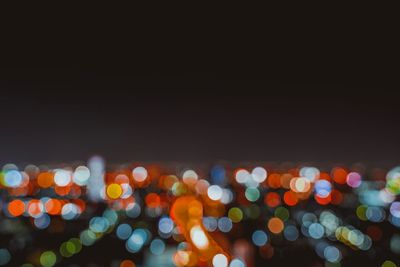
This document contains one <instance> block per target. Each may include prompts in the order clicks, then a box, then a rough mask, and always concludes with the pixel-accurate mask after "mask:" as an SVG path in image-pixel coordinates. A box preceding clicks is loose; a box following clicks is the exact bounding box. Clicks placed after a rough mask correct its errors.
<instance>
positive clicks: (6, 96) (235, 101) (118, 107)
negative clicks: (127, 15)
mask: <svg viewBox="0 0 400 267" xmlns="http://www.w3.org/2000/svg"><path fill="white" fill-rule="evenodd" d="M0 88H1V94H0V101H1V104H0V114H1V120H2V124H1V125H2V126H1V133H0V148H1V152H0V162H1V163H6V162H17V163H19V162H21V163H23V162H33V163H44V162H48V161H51V162H62V161H73V160H86V159H87V158H88V157H89V156H90V155H92V154H94V153H98V154H101V155H103V156H105V158H106V159H107V160H109V161H113V162H128V161H131V160H139V161H140V160H145V161H158V160H161V161H174V160H178V161H214V160H231V161H248V160H260V161H263V160H267V161H270V160H276V161H285V160H291V161H342V162H347V161H349V162H357V161H373V162H389V163H398V161H399V160H400V156H399V155H400V153H399V151H400V123H399V118H400V105H399V98H398V96H397V95H396V93H394V92H391V91H390V89H391V88H390V87H389V86H384V85H381V86H379V85H368V84H367V83H359V84H357V83H352V84H345V83H344V84H326V83H318V84H316V83H312V82H309V83H285V82H280V81H273V80H265V79H263V77H261V76H260V77H251V79H249V78H248V77H241V76H236V77H224V76H222V75H219V74H218V73H174V74H161V73H152V74H148V73H147V74H146V73H140V74H139V73H135V72H130V71H129V70H125V71H123V72H118V71H88V70H82V69H78V68H75V69H5V70H2V74H1V77H0Z"/></svg>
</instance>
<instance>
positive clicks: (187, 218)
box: [170, 196, 229, 262]
mask: <svg viewBox="0 0 400 267" xmlns="http://www.w3.org/2000/svg"><path fill="white" fill-rule="evenodd" d="M170 216H171V218H172V219H173V220H174V222H175V223H176V224H177V225H178V226H179V227H180V228H181V229H182V234H183V236H184V237H185V239H186V241H187V242H189V243H190V244H191V245H192V247H193V251H194V252H196V254H197V256H198V258H199V259H200V260H201V261H205V262H210V261H211V260H212V259H213V257H214V255H216V254H219V253H222V254H225V255H226V256H227V257H228V258H229V256H228V254H227V253H226V252H224V251H223V249H222V248H221V247H220V246H219V244H218V243H217V242H216V241H215V240H214V239H213V238H212V237H211V236H210V235H209V234H208V232H207V231H206V230H205V228H204V226H203V223H202V219H203V204H202V203H201V202H200V201H199V200H198V199H197V198H196V197H194V196H182V197H179V198H177V199H176V200H175V202H174V204H173V205H172V207H171V213H170ZM192 238H193V239H195V240H192Z"/></svg>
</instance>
